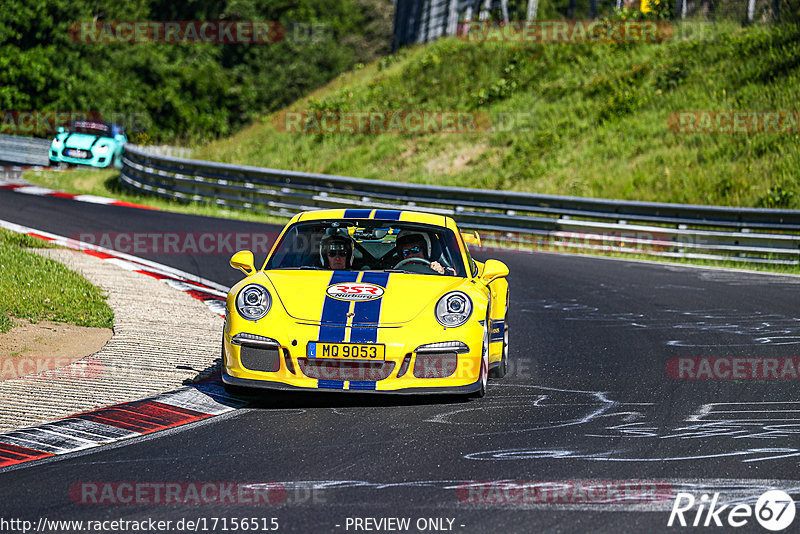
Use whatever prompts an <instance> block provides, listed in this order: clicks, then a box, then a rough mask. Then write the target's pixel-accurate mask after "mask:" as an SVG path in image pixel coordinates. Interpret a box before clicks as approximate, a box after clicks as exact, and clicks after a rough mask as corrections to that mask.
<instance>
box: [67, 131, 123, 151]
mask: <svg viewBox="0 0 800 534" xmlns="http://www.w3.org/2000/svg"><path fill="white" fill-rule="evenodd" d="M111 141H112V139H111V138H110V137H97V136H96V135H88V134H79V133H73V134H67V135H66V136H64V146H65V147H68V148H81V149H83V150H89V149H90V148H92V146H99V145H107V144H110V143H111Z"/></svg>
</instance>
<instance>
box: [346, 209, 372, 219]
mask: <svg viewBox="0 0 800 534" xmlns="http://www.w3.org/2000/svg"><path fill="white" fill-rule="evenodd" d="M370 213H372V210H362V209H350V210H344V218H345V219H369V214H370Z"/></svg>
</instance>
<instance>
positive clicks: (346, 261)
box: [320, 235, 353, 271]
mask: <svg viewBox="0 0 800 534" xmlns="http://www.w3.org/2000/svg"><path fill="white" fill-rule="evenodd" d="M320 256H321V259H322V265H324V266H325V267H326V268H328V269H333V270H334V271H341V270H343V269H347V268H348V267H350V265H352V263H353V243H352V241H351V240H350V238H349V237H345V236H342V235H332V236H325V237H324V238H322V243H320Z"/></svg>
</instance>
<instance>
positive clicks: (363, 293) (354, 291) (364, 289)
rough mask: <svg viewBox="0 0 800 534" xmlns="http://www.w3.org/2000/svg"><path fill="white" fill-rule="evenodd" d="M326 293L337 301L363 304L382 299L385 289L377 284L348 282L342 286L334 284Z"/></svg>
mask: <svg viewBox="0 0 800 534" xmlns="http://www.w3.org/2000/svg"><path fill="white" fill-rule="evenodd" d="M325 292H326V293H327V294H328V296H330V297H332V298H335V299H337V300H348V301H358V302H361V301H365V300H374V299H379V298H381V297H382V296H383V292H384V288H382V287H381V286H378V285H375V284H366V283H359V282H346V283H342V284H332V285H330V286H328V289H326V290H325Z"/></svg>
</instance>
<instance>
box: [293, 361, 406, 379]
mask: <svg viewBox="0 0 800 534" xmlns="http://www.w3.org/2000/svg"><path fill="white" fill-rule="evenodd" d="M297 362H298V363H299V364H300V370H301V371H302V372H303V374H304V375H306V376H307V377H309V378H319V379H323V380H355V381H359V380H383V379H385V378H387V377H388V376H389V375H390V374H391V373H392V369H394V362H351V361H338V360H317V359H315V358H298V359H297Z"/></svg>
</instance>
